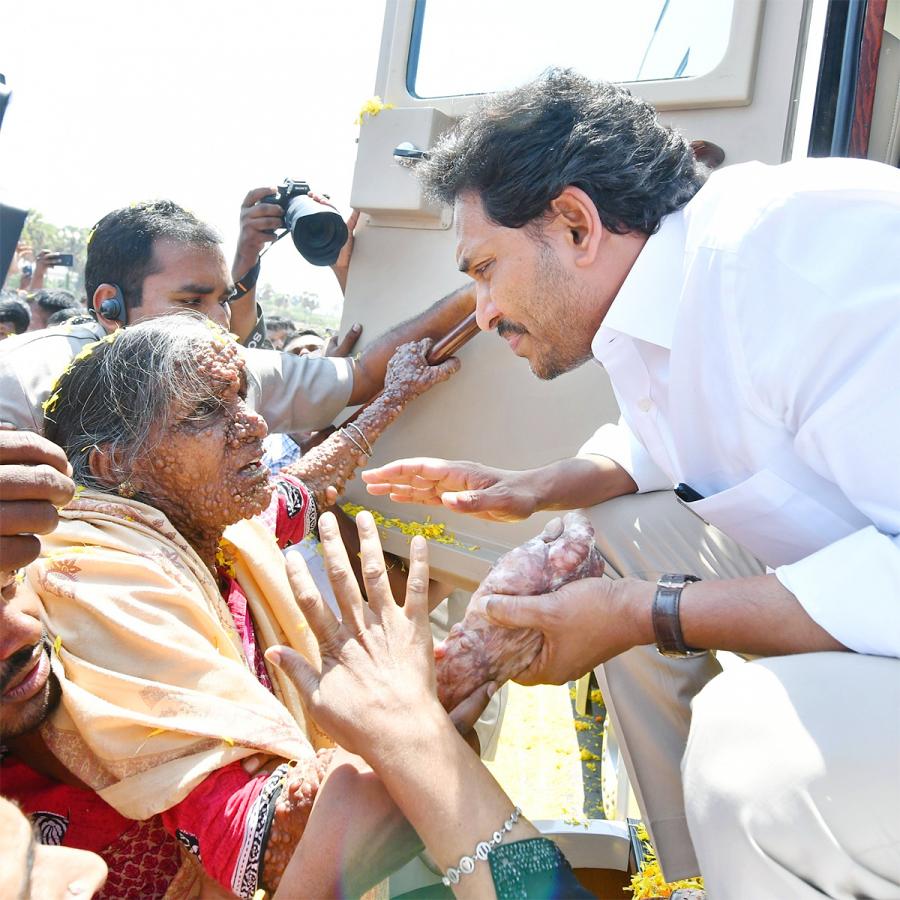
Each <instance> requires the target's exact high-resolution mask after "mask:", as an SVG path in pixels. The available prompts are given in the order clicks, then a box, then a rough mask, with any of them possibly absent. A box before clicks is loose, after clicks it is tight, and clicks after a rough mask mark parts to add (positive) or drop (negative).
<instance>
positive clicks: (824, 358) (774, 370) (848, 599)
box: [581, 159, 900, 657]
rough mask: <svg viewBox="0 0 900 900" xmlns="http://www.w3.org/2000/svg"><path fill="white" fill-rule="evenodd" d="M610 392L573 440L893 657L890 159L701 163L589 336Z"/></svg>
mask: <svg viewBox="0 0 900 900" xmlns="http://www.w3.org/2000/svg"><path fill="white" fill-rule="evenodd" d="M593 352H594V356H595V357H596V359H597V360H598V361H599V362H600V363H601V364H602V365H603V366H604V367H605V369H606V370H607V372H608V373H609V376H610V379H611V381H612V384H613V388H614V390H615V392H616V396H617V398H618V401H619V405H620V409H621V412H622V419H621V420H620V423H619V425H606V426H604V427H603V428H601V429H600V430H599V431H598V432H597V433H596V434H595V435H594V437H593V438H592V439H591V440H590V441H589V442H588V443H587V444H586V445H585V446H584V447H583V448H582V451H581V452H582V453H594V454H601V455H603V456H608V457H611V458H612V459H614V460H616V462H618V463H619V464H620V465H622V466H623V467H624V468H625V469H626V470H627V471H628V472H629V473H630V474H631V475H632V477H633V478H634V480H635V481H636V483H637V485H638V488H639V490H641V491H647V490H656V489H661V488H671V487H672V486H673V485H675V484H677V483H679V482H685V483H687V484H688V485H690V486H691V487H692V488H694V489H695V490H696V491H698V492H699V493H700V494H701V495H702V496H703V497H704V499H702V500H698V501H695V502H694V503H691V504H689V506H690V508H691V509H692V510H694V511H695V512H697V514H698V515H700V516H701V517H702V518H703V519H705V520H706V521H708V522H710V523H712V524H714V525H716V526H718V527H719V528H721V529H722V531H724V532H725V533H726V534H728V535H729V536H730V537H732V538H733V539H734V540H736V541H737V542H738V543H740V544H742V545H743V546H744V547H746V548H747V549H748V550H750V551H751V552H752V553H754V554H755V555H756V556H757V557H758V558H759V559H760V560H761V561H762V562H764V563H765V564H767V565H768V566H771V567H772V568H774V569H775V575H776V577H777V578H778V579H779V580H780V581H781V583H782V584H783V585H784V586H785V587H787V588H788V589H789V590H790V591H792V592H793V593H794V594H795V595H796V597H797V599H798V600H799V602H800V603H801V604H802V605H803V607H804V608H805V609H806V611H807V612H808V613H809V615H810V616H811V617H812V618H813V619H814V620H815V621H816V622H818V623H819V624H820V625H821V626H822V627H823V628H824V629H825V630H826V631H828V632H829V633H830V634H832V635H833V636H834V637H835V638H837V639H838V640H839V641H841V642H842V643H843V644H845V645H846V646H847V647H849V648H850V649H852V650H856V651H858V652H861V653H872V654H880V655H885V656H895V657H900V538H898V534H900V171H898V170H897V169H893V168H891V167H889V166H884V165H881V164H878V163H872V162H866V161H859V160H846V159H822V160H803V161H799V162H793V163H787V164H785V165H781V166H766V165H762V164H761V163H748V164H744V165H738V166H733V167H730V168H727V169H724V170H722V171H720V172H717V173H716V174H714V175H712V176H711V178H710V179H709V182H708V183H707V184H706V185H705V186H704V187H703V188H702V189H701V190H700V192H699V193H698V194H697V195H696V196H695V197H694V199H692V200H691V201H690V203H688V204H687V206H686V207H684V208H683V209H682V210H679V211H678V212H675V213H672V214H671V215H669V216H667V217H666V218H665V219H664V220H663V222H662V225H661V227H660V230H659V232H658V233H657V234H655V235H653V236H652V237H650V238H649V240H648V241H647V244H646V245H645V247H644V249H643V250H642V252H641V254H640V256H639V257H638V259H637V261H636V263H635V264H634V266H633V268H632V270H631V272H630V273H629V275H628V277H627V279H626V281H625V283H624V285H623V286H622V288H621V290H620V291H619V293H618V295H617V296H616V299H615V301H614V302H613V304H612V306H611V307H610V310H609V312H608V314H607V315H606V318H605V319H604V322H603V325H602V326H601V328H600V330H599V331H598V332H597V334H596V336H595V338H594V342H593Z"/></svg>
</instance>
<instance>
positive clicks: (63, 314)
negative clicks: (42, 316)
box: [47, 306, 92, 328]
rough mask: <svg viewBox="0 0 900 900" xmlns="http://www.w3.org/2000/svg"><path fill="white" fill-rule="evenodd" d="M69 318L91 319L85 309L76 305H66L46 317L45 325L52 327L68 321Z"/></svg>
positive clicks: (88, 320) (87, 320) (85, 320)
mask: <svg viewBox="0 0 900 900" xmlns="http://www.w3.org/2000/svg"><path fill="white" fill-rule="evenodd" d="M70 319H78V320H79V321H84V322H90V321H92V320H91V317H90V316H89V315H87V313H86V312H85V310H83V309H81V308H80V307H78V306H67V307H66V308H65V309H58V310H57V311H56V312H55V313H53V315H51V316H48V317H47V327H48V328H52V327H53V326H54V325H62V323H63V322H68V321H69V320H70Z"/></svg>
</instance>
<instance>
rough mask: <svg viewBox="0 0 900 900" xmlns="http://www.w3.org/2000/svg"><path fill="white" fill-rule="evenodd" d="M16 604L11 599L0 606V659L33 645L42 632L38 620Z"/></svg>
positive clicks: (5, 658)
mask: <svg viewBox="0 0 900 900" xmlns="http://www.w3.org/2000/svg"><path fill="white" fill-rule="evenodd" d="M18 605H19V604H18V603H17V602H16V601H14V600H11V601H9V602H7V603H4V604H3V605H2V607H0V661H2V660H7V659H9V658H10V657H11V656H12V655H13V654H15V653H18V652H19V650H22V649H24V648H25V647H33V646H34V645H35V644H36V643H37V642H38V641H39V640H40V639H41V634H42V633H43V628H42V626H41V623H40V620H39V619H37V618H36V617H35V616H32V615H30V614H29V613H27V612H25V610H23V609H19V608H17V607H18Z"/></svg>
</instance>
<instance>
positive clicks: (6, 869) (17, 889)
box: [0, 797, 107, 900]
mask: <svg viewBox="0 0 900 900" xmlns="http://www.w3.org/2000/svg"><path fill="white" fill-rule="evenodd" d="M106 875H107V868H106V863H105V862H104V861H103V860H102V859H101V858H100V857H99V856H98V855H97V854H96V853H91V852H90V851H89V850H76V849H75V848H74V847H58V846H45V845H44V844H40V843H38V841H37V840H36V838H35V834H34V828H33V827H32V825H31V822H29V821H28V819H26V818H25V816H24V815H23V814H22V813H21V811H20V810H19V809H18V808H17V807H16V806H15V805H14V804H13V803H10V802H9V800H4V799H3V798H2V797H0V897H5V898H9V900H44V898H50V897H80V898H83V900H90V898H91V897H93V896H94V894H95V893H96V892H97V891H99V890H100V888H101V887H103V884H104V882H105V881H106Z"/></svg>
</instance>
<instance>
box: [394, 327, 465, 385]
mask: <svg viewBox="0 0 900 900" xmlns="http://www.w3.org/2000/svg"><path fill="white" fill-rule="evenodd" d="M433 343H434V341H432V340H431V338H422V340H420V341H412V342H411V343H409V344H401V345H400V346H399V347H398V348H397V349H396V351H395V352H394V355H393V356H392V357H391V360H390V362H389V363H388V366H387V371H386V372H385V376H384V389H385V391H386V392H388V391H389V392H391V393H392V394H394V395H396V397H397V399H399V400H412V399H413V397H418V396H419V395H420V394H424V393H425V391H427V390H428V389H429V388H431V387H433V386H434V385H436V384H439V383H440V382H442V381H446V380H447V379H448V378H450V376H451V375H455V374H456V373H457V372H458V371H459V360H458V359H456V358H455V357H450V359H448V360H445V361H444V362H442V363H439V364H438V365H434V366H433V365H430V364H429V363H428V358H427V357H428V351H429V350H430V349H431V346H432V344H433Z"/></svg>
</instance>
